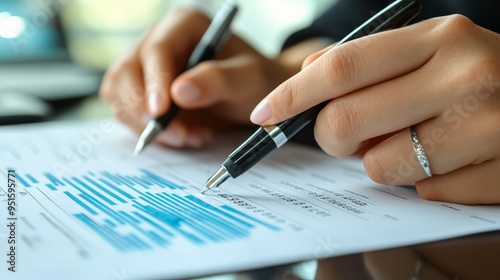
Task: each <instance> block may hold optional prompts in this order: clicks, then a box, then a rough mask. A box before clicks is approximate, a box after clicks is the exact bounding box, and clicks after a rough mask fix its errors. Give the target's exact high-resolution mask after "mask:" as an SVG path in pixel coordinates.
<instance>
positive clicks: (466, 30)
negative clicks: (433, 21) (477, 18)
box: [436, 14, 476, 40]
mask: <svg viewBox="0 0 500 280" xmlns="http://www.w3.org/2000/svg"><path fill="white" fill-rule="evenodd" d="M436 27H437V28H436V31H437V32H436V34H437V36H439V37H441V38H444V39H446V40H449V39H452V40H457V39H461V38H463V39H465V37H466V36H464V35H466V34H471V33H472V32H473V31H475V30H476V26H475V24H474V23H473V22H472V21H471V20H470V19H469V18H467V17H465V16H463V15H459V14H454V15H450V16H446V17H444V18H442V20H440V21H439V23H438V24H437V26H436Z"/></svg>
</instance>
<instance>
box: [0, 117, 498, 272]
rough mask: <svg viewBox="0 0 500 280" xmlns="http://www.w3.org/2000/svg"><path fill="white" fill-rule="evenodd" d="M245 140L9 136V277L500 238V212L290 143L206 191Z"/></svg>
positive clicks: (2, 243) (50, 128)
mask: <svg viewBox="0 0 500 280" xmlns="http://www.w3.org/2000/svg"><path fill="white" fill-rule="evenodd" d="M248 136H249V134H246V133H241V134H235V135H231V136H229V135H224V136H221V137H220V139H217V141H214V142H213V143H212V144H211V145H209V146H208V147H206V148H203V149H170V148H166V147H160V146H154V145H152V146H151V147H147V148H146V149H145V151H144V152H143V153H142V154H141V155H139V156H138V157H133V156H132V152H133V149H134V146H135V143H136V140H137V137H136V136H135V135H134V134H133V133H132V132H131V131H129V130H128V129H127V128H125V127H123V126H122V125H120V124H119V123H117V122H115V121H113V120H108V119H104V120H96V121H87V122H74V121H72V122H52V123H44V124H34V125H20V126H11V127H2V128H0V159H1V160H0V170H1V172H0V173H1V175H0V204H1V205H0V206H1V207H0V209H1V210H0V213H1V215H0V255H1V257H0V259H1V261H0V279H39V278H40V277H41V276H43V278H45V279H144V278H155V279H158V278H161V279H172V278H175V279H177V278H190V277H198V276H203V275H210V274H218V273H225V272H234V271H240V270H248V269H256V268H261V267H267V266H272V265H280V264H286V263H292V262H297V261H303V260H312V259H320V258H327V257H334V256H340V255H345V254H351V253H359V252H366V251H371V250H378V249H385V248H391V247H397V246H405V245H411V244H417V243H423V242H429V241H436V240H440V239H446V238H452V237H457V236H463V235H467V234H473V233H478V232H485V231H492V230H498V229H500V206H466V205H457V204H451V203H443V202H432V201H426V200H423V199H421V198H420V197H419V196H418V194H417V193H416V191H415V189H414V188H413V187H411V186H408V187H396V186H383V185H379V184H376V183H374V182H372V181H371V180H370V179H369V178H368V177H367V175H366V174H365V172H364V169H363V167H362V163H361V162H360V161H359V160H355V159H335V158H332V157H330V156H327V155H326V154H324V153H323V152H322V151H320V150H316V149H313V148H310V147H304V146H301V145H298V144H294V143H288V144H286V145H285V146H283V147H282V148H281V149H279V150H277V151H276V152H274V153H273V154H271V155H270V156H269V157H268V158H266V159H265V160H263V161H262V162H260V163H259V164H257V165H256V166H255V167H254V168H253V169H252V170H251V171H249V172H247V173H246V174H244V175H242V176H241V177H238V178H237V179H229V180H228V181H226V183H224V184H223V185H222V186H221V187H220V188H216V189H213V190H212V191H210V192H209V193H207V194H206V195H202V194H200V191H201V190H202V189H203V186H204V184H205V182H206V180H207V178H208V177H209V176H210V175H212V173H213V172H214V171H215V170H217V169H218V168H219V167H220V164H221V163H222V162H223V160H224V159H225V158H226V156H227V155H228V154H229V153H230V152H231V151H232V150H233V149H234V148H236V147H237V146H238V145H239V144H240V143H241V141H242V140H244V139H245V138H246V137H248Z"/></svg>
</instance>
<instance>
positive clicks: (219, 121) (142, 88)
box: [100, 8, 320, 147]
mask: <svg viewBox="0 0 500 280" xmlns="http://www.w3.org/2000/svg"><path fill="white" fill-rule="evenodd" d="M208 25H209V19H208V18H207V17H206V16H205V15H204V14H202V13H201V12H198V11H195V10H191V9H186V8H181V9H177V10H174V11H172V12H171V13H169V15H167V16H166V17H165V18H164V19H163V20H162V21H160V22H159V23H158V24H156V25H155V26H153V27H152V28H151V29H150V30H149V32H148V33H147V34H146V35H145V36H144V37H143V39H142V40H141V41H140V42H139V43H138V44H137V45H136V46H135V47H134V48H132V50H131V51H130V52H129V53H127V54H126V55H124V56H123V57H121V59H119V60H118V61H117V62H116V63H114V65H112V66H111V67H110V68H109V69H108V71H107V73H106V75H105V77H104V80H103V83H102V86H101V90H100V96H101V98H102V99H103V100H104V101H106V102H107V103H109V104H110V106H111V107H112V110H113V112H114V114H115V116H116V117H117V118H118V119H119V120H120V121H122V122H123V123H125V124H126V125H128V126H129V127H131V128H132V129H133V130H134V131H135V132H137V133H141V132H142V130H143V129H144V127H145V125H146V123H147V122H148V120H149V119H150V118H152V117H156V116H159V115H162V114H163V113H164V112H166V111H167V110H168V108H169V107H170V104H171V102H175V103H176V104H177V105H179V107H181V108H182V110H181V112H180V113H179V115H178V116H177V117H176V118H175V119H174V120H173V121H172V122H171V123H170V124H169V125H168V127H167V129H166V130H165V131H164V132H163V133H161V134H160V135H159V136H158V137H157V140H158V141H159V142H160V143H163V144H166V145H169V146H174V147H183V146H189V147H199V146H202V145H203V144H204V143H205V142H206V141H208V140H209V139H210V135H211V134H212V133H213V131H214V130H219V129H227V128H229V127H234V126H235V125H241V124H248V125H250V124H251V123H250V121H249V120H248V116H249V115H250V112H251V110H252V109H253V108H254V107H255V105H256V104H257V103H258V101H260V100H261V99H262V98H263V97H264V96H265V95H266V94H267V93H269V92H270V91H271V90H272V89H274V88H275V87H276V86H277V85H278V84H279V83H281V82H283V81H284V80H285V79H286V78H288V77H290V76H292V75H293V74H295V73H296V72H298V71H299V70H300V66H301V62H302V60H303V59H304V58H305V57H306V56H307V55H308V54H310V53H311V52H314V51H317V50H318V49H320V47H318V46H317V43H315V42H312V43H311V42H309V43H308V44H303V46H305V47H304V48H291V49H290V50H291V52H292V53H295V54H296V55H293V56H292V55H291V54H290V53H288V54H287V52H288V51H287V52H284V53H283V55H281V56H280V57H278V58H277V59H268V58H266V57H264V56H263V55H261V54H259V53H258V52H257V51H256V50H254V49H253V48H252V47H251V46H250V45H248V44H247V43H245V42H244V41H243V40H241V39H240V38H238V37H237V36H231V37H230V39H229V40H228V42H226V44H225V45H224V46H223V47H222V49H221V52H220V53H219V55H218V56H217V57H216V59H215V60H211V61H206V62H203V63H201V64H199V65H198V66H196V67H194V68H192V69H191V70H189V71H186V72H184V73H182V74H181V72H182V71H183V69H184V67H185V65H186V63H187V60H188V58H189V56H190V55H191V52H192V50H193V49H194V47H195V46H196V44H197V43H198V41H199V40H200V38H201V36H202V35H203V33H204V32H205V30H206V28H207V27H208ZM293 50H295V51H293ZM306 50H307V52H306Z"/></svg>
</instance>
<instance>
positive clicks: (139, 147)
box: [133, 141, 144, 157]
mask: <svg viewBox="0 0 500 280" xmlns="http://www.w3.org/2000/svg"><path fill="white" fill-rule="evenodd" d="M143 148H144V143H143V142H142V141H139V142H138V143H137V146H135V149H134V153H133V156H134V157H136V156H138V155H139V154H140V153H141V151H142V149H143Z"/></svg>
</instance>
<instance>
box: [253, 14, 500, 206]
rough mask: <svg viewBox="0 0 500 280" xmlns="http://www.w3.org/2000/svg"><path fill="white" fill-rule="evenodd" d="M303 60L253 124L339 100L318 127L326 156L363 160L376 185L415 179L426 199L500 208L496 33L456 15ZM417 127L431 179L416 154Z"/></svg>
mask: <svg viewBox="0 0 500 280" xmlns="http://www.w3.org/2000/svg"><path fill="white" fill-rule="evenodd" d="M304 64H305V65H306V66H305V67H304V69H303V70H302V71H301V72H300V73H298V74H296V75H295V76H293V77H292V78H290V79H289V80H287V81H286V82H284V83H282V84H281V85H280V86H278V87H277V88H276V89H275V90H273V91H272V92H271V93H270V94H269V95H268V96H267V97H266V98H265V99H264V100H263V101H262V102H261V103H259V105H258V106H257V107H256V108H255V110H254V111H253V112H252V116H251V120H252V121H253V122H254V123H256V124H260V125H270V124H275V123H278V122H281V121H283V120H285V119H287V118H289V117H291V116H294V115H296V114H297V113H299V112H302V111H304V110H306V109H308V108H310V107H312V106H314V105H316V104H319V103H321V102H323V101H325V100H331V99H333V100H332V101H331V102H329V104H328V105H327V106H326V107H325V108H324V109H323V110H322V111H321V112H320V113H319V115H318V118H317V121H316V124H315V138H316V140H317V142H318V144H319V145H320V146H321V148H322V149H323V150H324V151H325V152H326V153H328V154H330V155H332V156H337V157H347V156H351V155H360V156H363V157H364V159H363V162H364V166H365V168H366V171H367V173H368V175H369V176H370V177H371V178H372V179H373V180H374V181H376V182H379V183H382V184H391V185H394V184H410V183H413V182H416V189H417V191H418V193H419V194H420V195H421V196H422V197H424V198H426V199H430V200H442V201H449V202H457V203H465V204H476V203H486V204H487V203H500V184H499V183H498V182H500V172H499V171H500V35H499V34H496V33H494V32H491V31H489V30H486V29H484V28H481V27H479V26H476V25H475V24H474V23H472V22H471V21H470V20H469V19H467V18H465V17H463V16H460V15H453V16H447V17H441V18H434V19H431V20H427V21H424V22H420V23H418V24H414V25H411V26H408V27H405V28H400V29H397V30H392V31H388V32H383V33H379V34H375V35H372V36H367V37H364V38H361V39H358V40H354V41H351V42H347V43H345V44H342V45H341V46H338V47H336V48H333V49H330V50H326V51H323V52H320V53H317V54H315V55H313V56H311V57H310V58H309V59H308V60H306V62H305V63H304ZM412 125H416V128H417V133H418V136H419V139H420V142H422V143H423V144H424V150H425V152H426V154H427V157H428V159H429V165H430V169H431V171H432V174H433V176H432V177H430V178H428V177H427V175H426V174H425V172H424V170H423V168H422V167H421V166H420V163H419V162H418V160H417V158H416V156H415V153H414V151H413V146H412V142H411V138H410V131H409V129H408V127H410V126H412ZM332 168H334V167H332Z"/></svg>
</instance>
